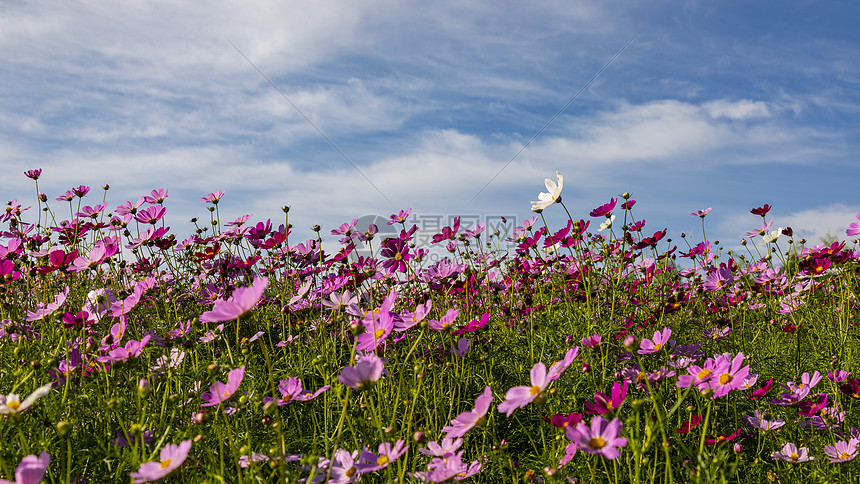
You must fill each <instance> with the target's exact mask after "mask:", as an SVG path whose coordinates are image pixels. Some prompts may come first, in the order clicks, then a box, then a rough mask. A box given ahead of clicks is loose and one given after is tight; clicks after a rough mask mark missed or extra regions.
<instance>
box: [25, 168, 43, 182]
mask: <svg viewBox="0 0 860 484" xmlns="http://www.w3.org/2000/svg"><path fill="white" fill-rule="evenodd" d="M24 174H25V175H27V178H32V179H33V180H38V179H39V177H40V176H42V169H41V168H37V169H35V170H27V171H25V172H24Z"/></svg>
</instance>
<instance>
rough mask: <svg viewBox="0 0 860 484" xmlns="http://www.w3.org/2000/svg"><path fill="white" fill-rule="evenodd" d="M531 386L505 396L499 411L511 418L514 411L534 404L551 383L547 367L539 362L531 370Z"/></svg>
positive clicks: (519, 388) (512, 389) (513, 389)
mask: <svg viewBox="0 0 860 484" xmlns="http://www.w3.org/2000/svg"><path fill="white" fill-rule="evenodd" d="M530 373H531V383H532V384H531V386H519V387H513V388H511V389H510V390H508V392H507V393H506V394H505V401H504V402H502V403H500V404H499V406H498V410H499V412H500V413H504V414H505V415H506V416H507V417H510V416H511V414H513V413H514V410H516V409H518V408H523V407H525V406H526V405H528V404H529V403H531V402H533V401H534V400H535V399H536V398H538V396H539V395H541V394H542V392H543V390H544V389H545V388H546V387H547V386H548V385H549V384H550V383H551V381H552V380H550V379H549V378H548V377H547V371H546V365H544V364H543V363H542V362H538V363H537V364H536V365H535V366H534V367H533V368H532V369H531V372H530Z"/></svg>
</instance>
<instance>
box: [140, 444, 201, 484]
mask: <svg viewBox="0 0 860 484" xmlns="http://www.w3.org/2000/svg"><path fill="white" fill-rule="evenodd" d="M190 450H191V440H184V441H182V442H180V443H179V445H173V444H167V445H165V446H164V448H163V449H161V455H160V457H161V459H160V460H157V461H151V462H147V463H145V464H143V465H142V466H140V469H138V470H137V472H130V473H129V475H130V476H131V477H132V478H133V479H134V482H135V484H137V483H139V482H152V481H157V480H159V479H161V478H163V477H165V476H167V475H168V474H170V473H171V472H173V471H175V470H176V468H177V467H179V466H181V465H182V463H183V462H185V459H187V458H188V451H190Z"/></svg>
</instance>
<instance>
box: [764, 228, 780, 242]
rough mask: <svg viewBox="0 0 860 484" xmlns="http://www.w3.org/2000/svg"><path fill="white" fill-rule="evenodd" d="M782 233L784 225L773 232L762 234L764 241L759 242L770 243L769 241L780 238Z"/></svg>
mask: <svg viewBox="0 0 860 484" xmlns="http://www.w3.org/2000/svg"><path fill="white" fill-rule="evenodd" d="M781 233H782V227H780V228H778V229H776V230H774V231H773V232H771V233H769V234H767V235H764V236H762V242H759V243H758V244H759V245H766V244H769V243H771V242H773V241H775V240H776V239H778V238H779V234H781Z"/></svg>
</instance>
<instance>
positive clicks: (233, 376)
mask: <svg viewBox="0 0 860 484" xmlns="http://www.w3.org/2000/svg"><path fill="white" fill-rule="evenodd" d="M243 378H245V365H242V366H240V367H239V368H236V369H234V370H230V373H228V374H227V383H226V384H224V383H221V382H220V381H216V382H215V383H213V384H212V385H211V386H210V387H209V391H208V392H204V393H203V394H202V395H200V398H202V399H203V400H204V401H206V403H204V404H203V405H201V406H202V407H214V406H215V405H219V404H221V403H223V402H226V401H227V400H230V398H231V397H232V396H233V394H234V393H236V390H237V389H238V388H239V384H240V383H242V379H243Z"/></svg>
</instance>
